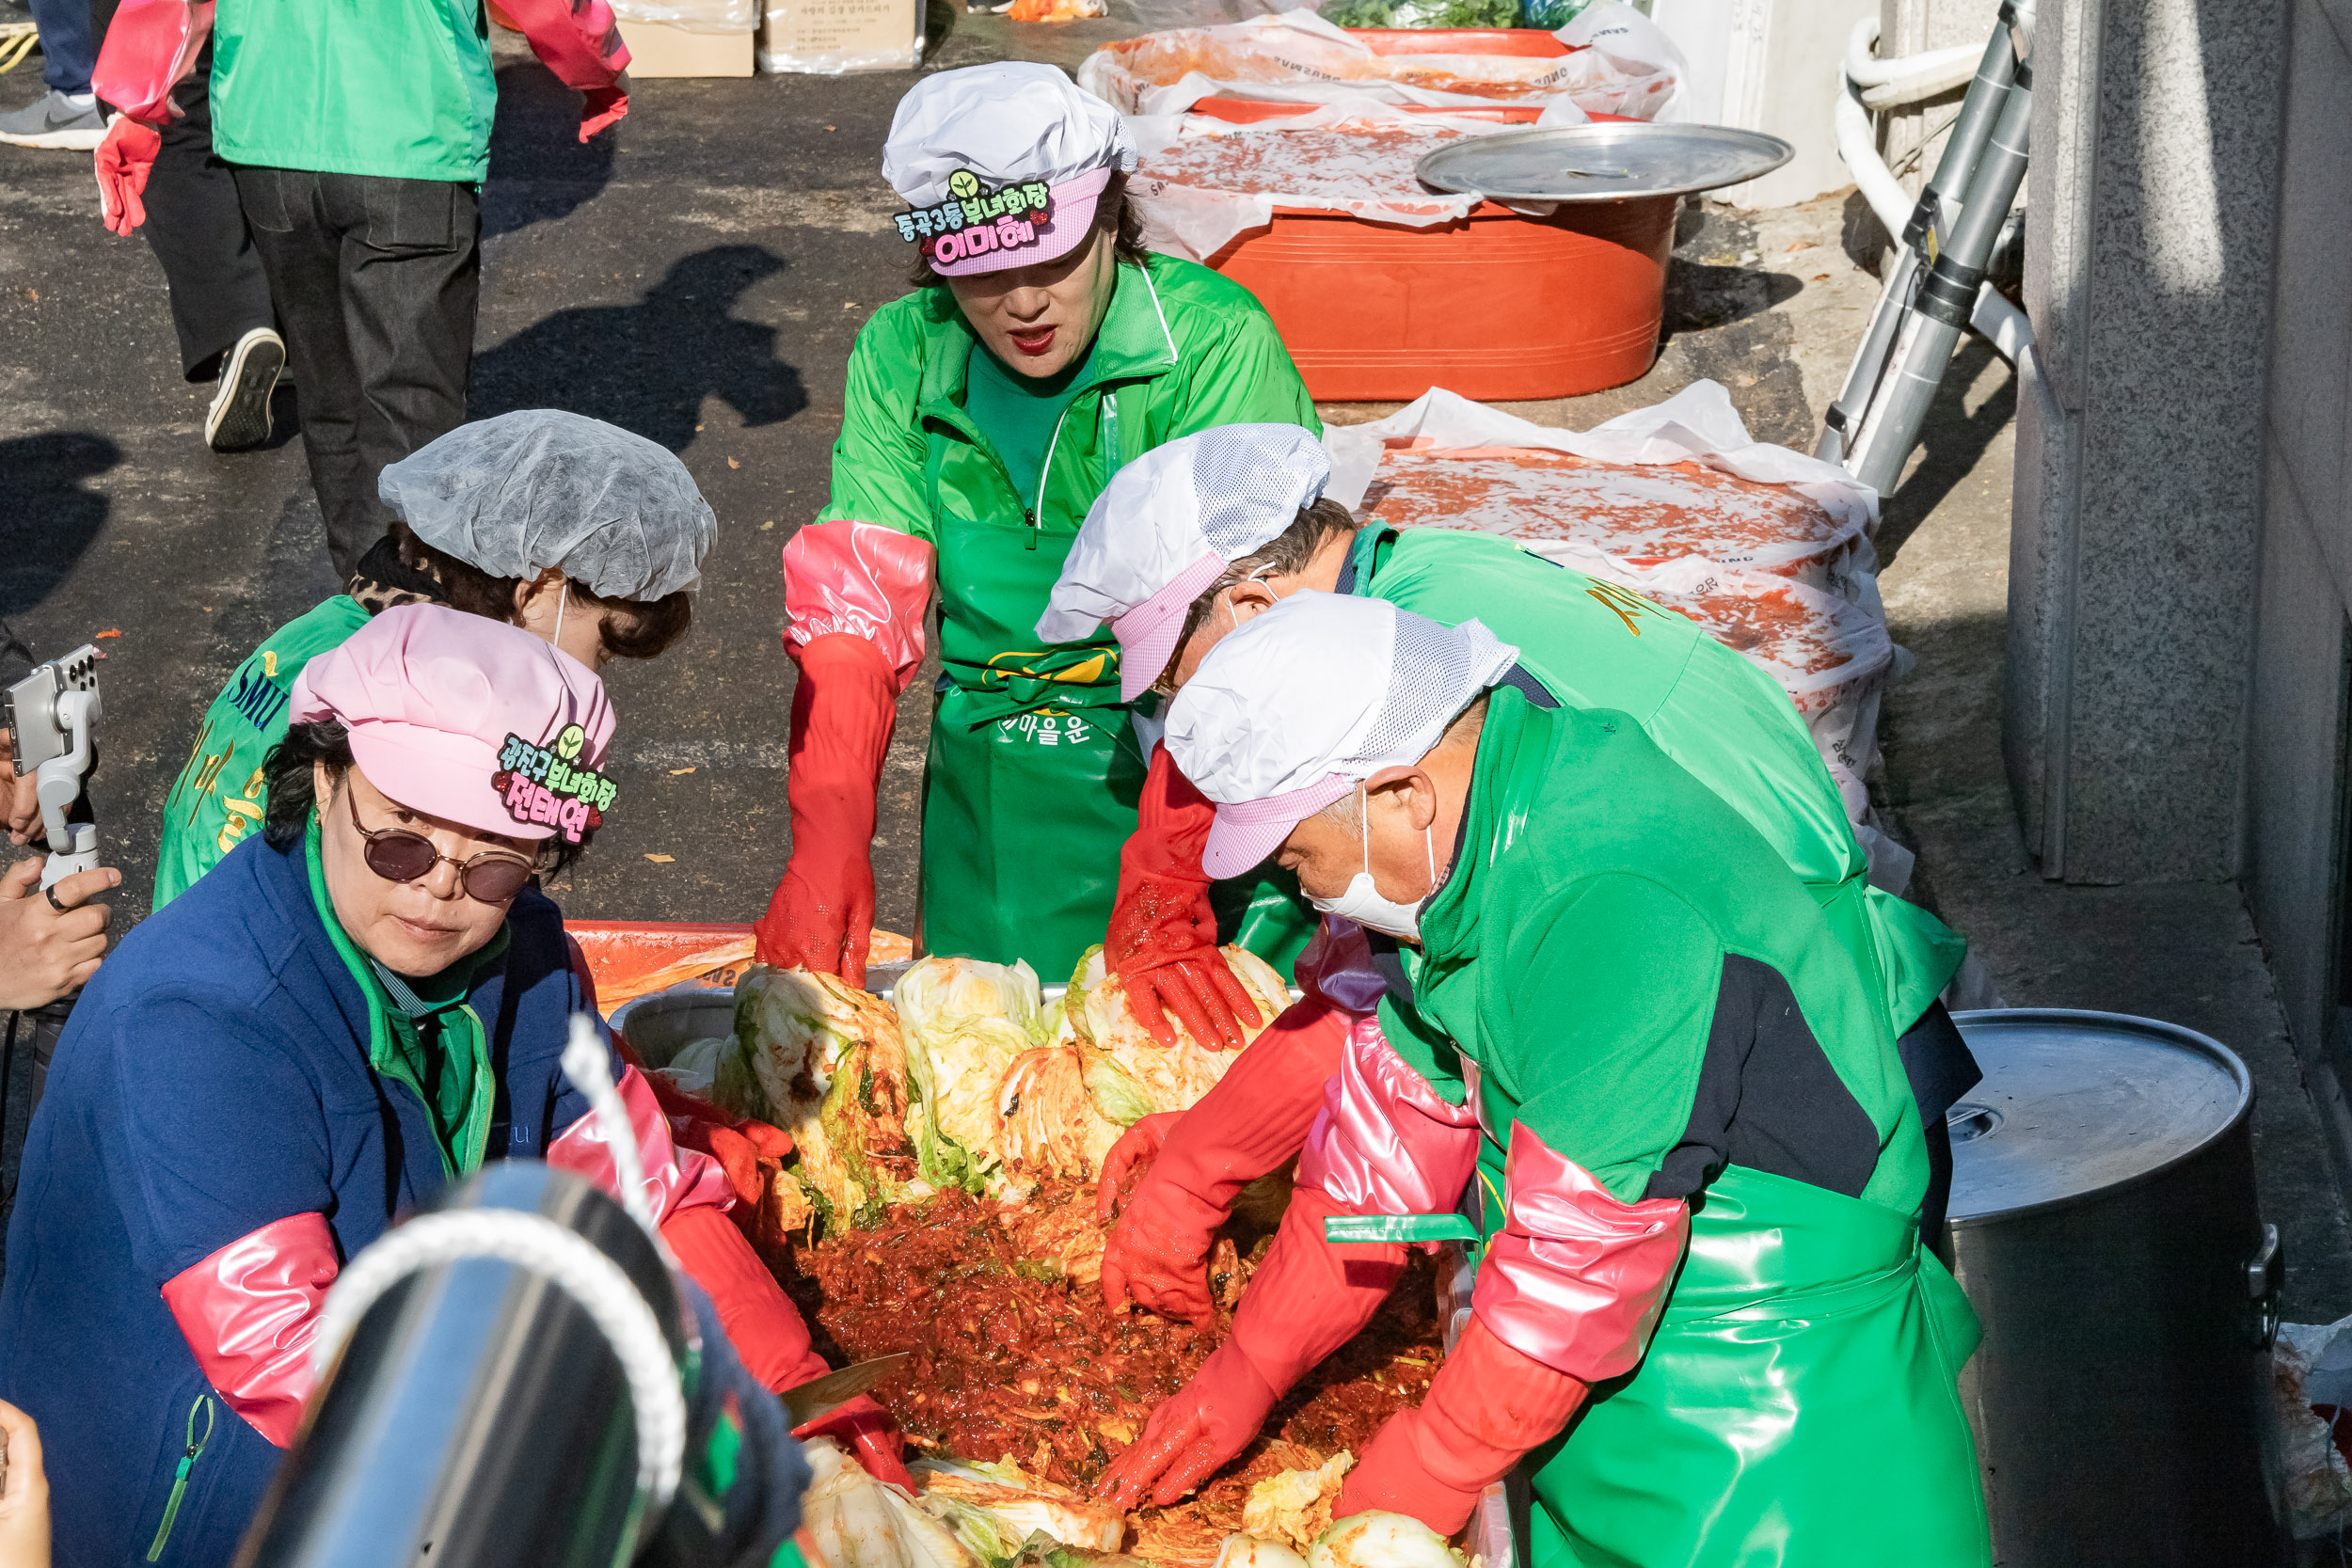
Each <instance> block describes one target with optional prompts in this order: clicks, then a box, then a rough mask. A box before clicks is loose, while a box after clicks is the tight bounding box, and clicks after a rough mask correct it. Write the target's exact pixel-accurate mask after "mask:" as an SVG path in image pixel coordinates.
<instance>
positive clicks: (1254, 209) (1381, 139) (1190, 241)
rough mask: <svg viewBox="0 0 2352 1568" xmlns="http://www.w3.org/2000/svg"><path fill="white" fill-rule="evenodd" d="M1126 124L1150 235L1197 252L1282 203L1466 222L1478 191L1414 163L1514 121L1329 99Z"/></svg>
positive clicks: (1212, 249)
mask: <svg viewBox="0 0 2352 1568" xmlns="http://www.w3.org/2000/svg"><path fill="white" fill-rule="evenodd" d="M1566 112H1567V113H1569V114H1578V115H1581V111H1578V110H1576V109H1574V108H1573V107H1571V108H1569V109H1568V110H1567V111H1566ZM1127 124H1128V128H1129V130H1130V131H1131V132H1132V133H1133V134H1134V135H1135V138H1136V148H1137V150H1139V151H1140V152H1141V154H1142V156H1141V160H1140V162H1139V163H1138V164H1137V166H1136V173H1135V176H1134V178H1133V179H1132V180H1131V181H1130V182H1129V184H1128V187H1127V190H1128V196H1129V198H1130V199H1132V200H1133V201H1134V203H1135V206H1136V217H1137V218H1138V219H1139V220H1140V221H1141V222H1142V224H1143V234H1144V243H1145V245H1148V246H1150V247H1151V248H1152V249H1154V250H1164V251H1167V252H1168V253H1169V254H1171V255H1176V256H1182V257H1184V258H1186V259H1187V260H1190V261H1207V260H1208V259H1209V258H1210V257H1212V256H1214V255H1216V253H1217V252H1218V251H1219V250H1221V249H1223V248H1224V247H1225V245H1227V244H1228V243H1230V242H1231V241H1232V239H1233V237H1234V236H1235V235H1237V234H1244V233H1248V231H1249V230H1253V229H1263V228H1264V227H1265V226H1266V225H1267V224H1269V223H1271V222H1273V221H1274V211H1275V209H1276V208H1278V207H1281V208H1289V209H1295V210H1305V211H1314V212H1327V213H1346V214H1351V215H1353V216H1356V217H1359V218H1363V219H1365V220H1366V221H1368V222H1372V223H1388V224H1396V225H1399V226H1401V227H1404V228H1408V229H1427V228H1431V227H1434V226H1436V225H1438V224H1441V223H1455V222H1459V221H1460V220H1461V219H1462V218H1464V217H1467V216H1468V215H1469V214H1470V211H1471V210H1472V209H1473V208H1475V207H1477V206H1478V204H1479V201H1480V198H1477V197H1474V196H1456V195H1452V194H1449V193H1445V192H1439V191H1432V190H1430V189H1429V188H1428V187H1427V186H1425V185H1423V184H1422V182H1420V181H1418V180H1416V179H1414V178H1413V166H1414V165H1415V164H1416V163H1418V162H1420V160H1421V159H1422V156H1423V155H1424V154H1425V153H1427V152H1428V151H1430V150H1432V149H1433V148H1438V147H1442V146H1443V145H1445V144H1446V143H1447V142H1449V141H1452V140H1454V139H1456V138H1458V137H1461V136H1466V135H1492V134H1494V133H1495V132H1497V131H1502V130H1505V129H1507V127H1505V126H1502V125H1498V124H1496V123H1494V122H1492V121H1490V120H1475V119H1459V118H1456V117H1454V116H1451V115H1422V114H1407V113H1406V112H1405V111H1404V110H1402V109H1398V108H1395V107H1393V106H1391V105H1390V104H1386V103H1326V104H1323V105H1321V106H1319V107H1317V108H1315V109H1313V110H1311V111H1310V112H1309V113H1307V114H1303V115H1299V116H1296V117H1295V118H1293V119H1271V120H1262V121H1259V122H1258V123H1256V124H1252V125H1232V124H1228V123H1226V122H1224V121H1222V120H1214V119H1207V118H1206V117H1203V116H1200V115H1155V116H1139V117H1136V118H1134V119H1129V120H1128V122H1127Z"/></svg>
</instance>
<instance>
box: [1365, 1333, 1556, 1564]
mask: <svg viewBox="0 0 2352 1568" xmlns="http://www.w3.org/2000/svg"><path fill="white" fill-rule="evenodd" d="M1588 1386H1589V1385H1587V1384H1585V1383H1583V1382H1581V1381H1580V1380H1578V1379H1576V1378H1573V1377H1570V1376H1569V1375H1568V1374H1567V1373H1565V1372H1555V1371H1553V1370H1551V1369H1550V1368H1549V1367H1547V1366H1545V1365H1544V1364H1543V1363H1542V1362H1540V1361H1537V1360H1535V1359H1534V1357H1532V1356H1527V1355H1522V1354H1519V1353H1518V1351H1515V1350H1513V1349H1512V1348H1511V1347H1510V1346H1509V1345H1506V1344H1504V1343H1503V1342H1502V1340H1501V1339H1499V1338H1495V1336H1494V1335H1493V1334H1491V1333H1489V1332H1488V1331H1487V1328H1486V1322H1485V1320H1483V1319H1481V1318H1478V1317H1476V1316H1472V1317H1471V1319H1470V1327H1469V1328H1468V1329H1467V1330H1465V1331H1464V1333H1463V1335H1462V1339H1461V1342H1460V1343H1459V1344H1457V1345H1455V1346H1454V1354H1451V1355H1449V1356H1447V1357H1446V1358H1445V1365H1444V1366H1442V1367H1440V1368H1438V1376H1437V1378H1436V1380H1435V1381H1434V1382H1432V1383H1431V1384H1430V1385H1429V1395H1428V1397H1427V1398H1426V1399H1424V1400H1422V1402H1421V1406H1420V1408H1419V1409H1416V1410H1402V1411H1399V1412H1398V1413H1397V1414H1396V1415H1394V1416H1391V1418H1389V1421H1388V1424H1387V1425H1385V1426H1383V1427H1382V1428H1381V1429H1380V1432H1379V1434H1378V1435H1376V1436H1375V1437H1374V1438H1373V1440H1372V1441H1371V1442H1370V1443H1368V1444H1367V1445H1365V1447H1364V1456H1363V1458H1361V1459H1359V1460H1358V1461H1357V1462H1356V1467H1355V1468H1354V1469H1353V1470H1350V1471H1349V1472H1348V1473H1347V1481H1346V1482H1345V1484H1343V1485H1342V1486H1341V1488H1340V1500H1339V1501H1338V1502H1336V1503H1334V1504H1332V1506H1331V1516H1332V1517H1333V1518H1335V1519H1344V1518H1346V1517H1348V1516H1349V1515H1350V1514H1354V1513H1363V1512H1364V1511H1365V1510H1366V1509H1379V1510H1382V1511H1384V1512H1386V1513H1409V1514H1411V1515H1412V1516H1413V1517H1414V1518H1416V1519H1419V1520H1420V1521H1421V1522H1422V1524H1424V1525H1427V1526H1428V1527H1429V1528H1431V1529H1433V1530H1436V1531H1437V1532H1438V1534H1439V1535H1446V1536H1451V1535H1454V1534H1455V1533H1456V1532H1458V1531H1459V1530H1460V1529H1461V1528H1462V1527H1463V1526H1464V1525H1466V1524H1468V1523H1469V1522H1470V1510H1471V1509H1473V1508H1475V1507H1476V1506H1477V1505H1478V1495H1479V1494H1480V1493H1481V1492H1484V1491H1485V1490H1486V1488H1487V1487H1488V1486H1489V1485H1491V1484H1493V1483H1494V1482H1496V1481H1501V1480H1502V1478H1503V1476H1504V1475H1505V1474H1506V1473H1507V1472H1508V1471H1509V1470H1510V1468H1511V1466H1512V1465H1517V1464H1518V1462H1519V1460H1520V1459H1521V1457H1523V1456H1524V1455H1525V1454H1526V1453H1527V1452H1528V1450H1529V1449H1534V1447H1536V1446H1537V1445H1538V1444H1541V1443H1546V1442H1549V1440H1550V1439H1551V1438H1552V1437H1553V1436H1555V1435H1556V1434H1557V1433H1559V1432H1560V1430H1561V1429H1562V1428H1563V1427H1565V1426H1566V1425H1567V1424H1568V1418H1570V1417H1572V1416H1574V1415H1575V1414H1576V1412H1577V1407H1578V1406H1579V1405H1581V1404H1582V1403H1583V1402H1584V1394H1585V1390H1586V1389H1587V1387H1588Z"/></svg>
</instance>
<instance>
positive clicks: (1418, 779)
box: [1364, 768, 1438, 833]
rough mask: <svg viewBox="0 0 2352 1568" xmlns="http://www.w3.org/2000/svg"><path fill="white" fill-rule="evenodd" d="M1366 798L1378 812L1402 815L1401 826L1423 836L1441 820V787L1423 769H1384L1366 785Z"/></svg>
mask: <svg viewBox="0 0 2352 1568" xmlns="http://www.w3.org/2000/svg"><path fill="white" fill-rule="evenodd" d="M1364 787H1365V797H1366V799H1367V800H1369V801H1370V802H1371V803H1372V805H1373V807H1374V808H1375V810H1379V811H1387V812H1402V813H1403V814H1404V821H1403V822H1402V823H1401V824H1400V826H1402V827H1404V828H1405V829H1406V831H1408V832H1416V833H1418V832H1422V831H1424V830H1425V829H1427V828H1428V826H1429V825H1430V824H1431V823H1433V822H1435V821H1437V819H1438V783H1437V781H1436V780H1435V779H1432V778H1431V777H1430V776H1429V774H1428V772H1427V770H1426V769H1424V768H1382V769H1380V771H1379V772H1377V773H1375V774H1374V775H1373V776H1372V777H1371V778H1369V779H1367V780H1365V781H1364Z"/></svg>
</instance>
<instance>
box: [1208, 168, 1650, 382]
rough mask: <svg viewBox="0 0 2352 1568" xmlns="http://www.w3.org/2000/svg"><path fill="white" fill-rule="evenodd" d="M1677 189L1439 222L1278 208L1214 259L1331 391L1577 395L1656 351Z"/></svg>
mask: <svg viewBox="0 0 2352 1568" xmlns="http://www.w3.org/2000/svg"><path fill="white" fill-rule="evenodd" d="M1677 199H1678V198H1675V197H1671V196H1661V197H1647V198H1641V199H1639V200H1634V201H1611V202H1601V203H1591V204H1587V203H1570V204H1564V205H1562V206H1561V207H1560V208H1559V209H1558V210H1557V211H1556V212H1555V213H1554V214H1553V215H1552V216H1550V217H1547V218H1528V217H1521V216H1519V215H1518V214H1516V213H1513V212H1511V211H1510V210H1509V209H1507V208H1504V207H1499V206H1496V205H1495V204H1493V203H1492V202H1486V203H1482V204H1481V205H1479V206H1478V207H1476V208H1474V209H1472V210H1471V212H1470V216H1469V217H1467V218H1465V219H1464V220H1462V221H1461V222H1459V223H1449V224H1443V225H1440V226H1438V227H1437V228H1434V229H1405V228H1398V227H1395V226H1392V225H1389V224H1379V223H1368V222H1366V221H1364V220H1363V219H1361V218H1357V217H1352V216H1349V215H1347V214H1343V213H1324V212H1297V211H1293V210H1288V209H1283V208H1277V209H1276V210H1275V214H1274V221H1273V223H1272V224H1271V225H1270V226H1269V227H1267V228H1265V229H1262V230H1252V231H1251V232H1249V233H1247V234H1244V235H1241V236H1240V237H1238V238H1236V239H1235V240H1233V241H1232V243H1231V244H1229V245H1226V246H1225V248H1224V249H1222V250H1220V251H1218V252H1217V253H1216V255H1215V256H1212V257H1210V258H1209V265H1211V266H1212V267H1215V268H1216V270H1217V271H1219V272H1221V273H1223V274H1224V275H1225V276H1226V277H1230V278H1232V280H1233V281H1234V282H1236V283H1239V284H1241V285H1242V286H1243V287H1244V288H1247V289H1248V291H1249V292H1250V293H1253V294H1256V295H1257V296H1258V298H1259V300H1260V301H1261V302H1263V304H1264V306H1265V308H1266V310H1267V312H1268V313H1269V314H1271V315H1272V316H1273V317H1274V325H1275V326H1276V328H1277V329H1278V330H1279V331H1280V333H1281V334H1282V341H1283V342H1284V344H1286V345H1287V346H1288V347H1289V349H1290V351H1291V357H1292V358H1293V359H1295V360H1296V361H1297V363H1298V372H1299V374H1300V375H1302V376H1304V377H1305V378H1306V382H1307V391H1308V393H1309V394H1310V395H1311V396H1312V397H1314V398H1315V399H1316V400H1317V401H1319V402H1325V403H1372V402H1383V403H1385V402H1404V401H1407V400H1410V399H1413V398H1417V397H1419V396H1421V395H1422V393H1423V392H1425V391H1427V390H1429V388H1432V387H1445V388H1451V389H1452V390H1454V391H1456V392H1459V393H1461V394H1462V395H1463V396H1464V397H1466V398H1470V399H1472V400H1474V401H1477V402H1492V401H1498V400H1500V401H1514V402H1515V401H1523V400H1528V399H1534V398H1562V397H1575V396H1578V395H1579V394H1581V393H1584V392H1597V391H1600V390H1601V389H1603V388H1609V387H1622V386H1624V385H1625V384H1626V383H1627V382H1629V381H1632V380H1635V379H1637V378H1638V377H1640V376H1641V375H1642V373H1643V372H1645V371H1647V370H1648V369H1649V367H1650V361H1651V360H1652V359H1653V358H1654V357H1656V356H1657V353H1658V330H1659V327H1660V325H1661V323H1662V322H1663V320H1664V317H1665V309H1666V262H1667V259H1668V257H1669V256H1670V255H1671V254H1672V252H1673V250H1674V230H1675V207H1676V203H1677Z"/></svg>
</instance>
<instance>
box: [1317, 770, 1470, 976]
mask: <svg viewBox="0 0 2352 1568" xmlns="http://www.w3.org/2000/svg"><path fill="white" fill-rule="evenodd" d="M1356 795H1357V800H1358V808H1357V809H1358V810H1359V812H1360V813H1361V814H1362V816H1361V818H1360V820H1361V821H1362V824H1363V830H1362V837H1363V842H1364V867H1363V869H1362V870H1360V871H1359V872H1357V873H1356V875H1355V876H1354V877H1353V878H1352V879H1349V881H1348V884H1347V891H1346V892H1345V893H1343V894H1341V895H1339V896H1338V897H1337V898H1317V897H1316V896H1315V895H1313V894H1308V895H1307V901H1308V902H1309V903H1311V904H1312V905H1313V906H1314V907H1315V908H1316V909H1319V910H1321V911H1323V912H1324V913H1326V914H1336V915H1338V916H1339V917H1340V918H1341V919H1343V920H1352V921H1354V922H1355V923H1356V924H1357V925H1359V926H1362V927H1367V928H1369V929H1371V930H1375V931H1382V932H1385V933H1387V934H1388V935H1390V936H1392V937H1409V938H1411V939H1412V940H1414V941H1416V942H1418V941H1419V940H1420V939H1421V907H1422V905H1423V904H1426V903H1427V902H1429V894H1428V893H1424V894H1422V895H1421V896H1420V897H1419V898H1417V899H1415V900H1413V902H1411V903H1409V904H1400V903H1398V902H1396V901H1395V900H1394V899H1392V898H1386V897H1383V896H1382V895H1381V893H1380V889H1379V887H1378V886H1377V884H1375V882H1374V881H1373V879H1372V803H1371V800H1370V799H1369V797H1368V796H1367V794H1366V790H1365V786H1364V785H1362V784H1358V785H1357V786H1356ZM1436 831H1437V824H1436V823H1434V822H1433V823H1431V824H1430V825H1429V826H1428V827H1426V828H1423V829H1422V831H1421V846H1422V852H1423V853H1424V854H1426V855H1427V856H1428V857H1429V893H1435V892H1437V891H1438V847H1437V843H1436V839H1435V836H1434V835H1435V833H1436Z"/></svg>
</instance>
